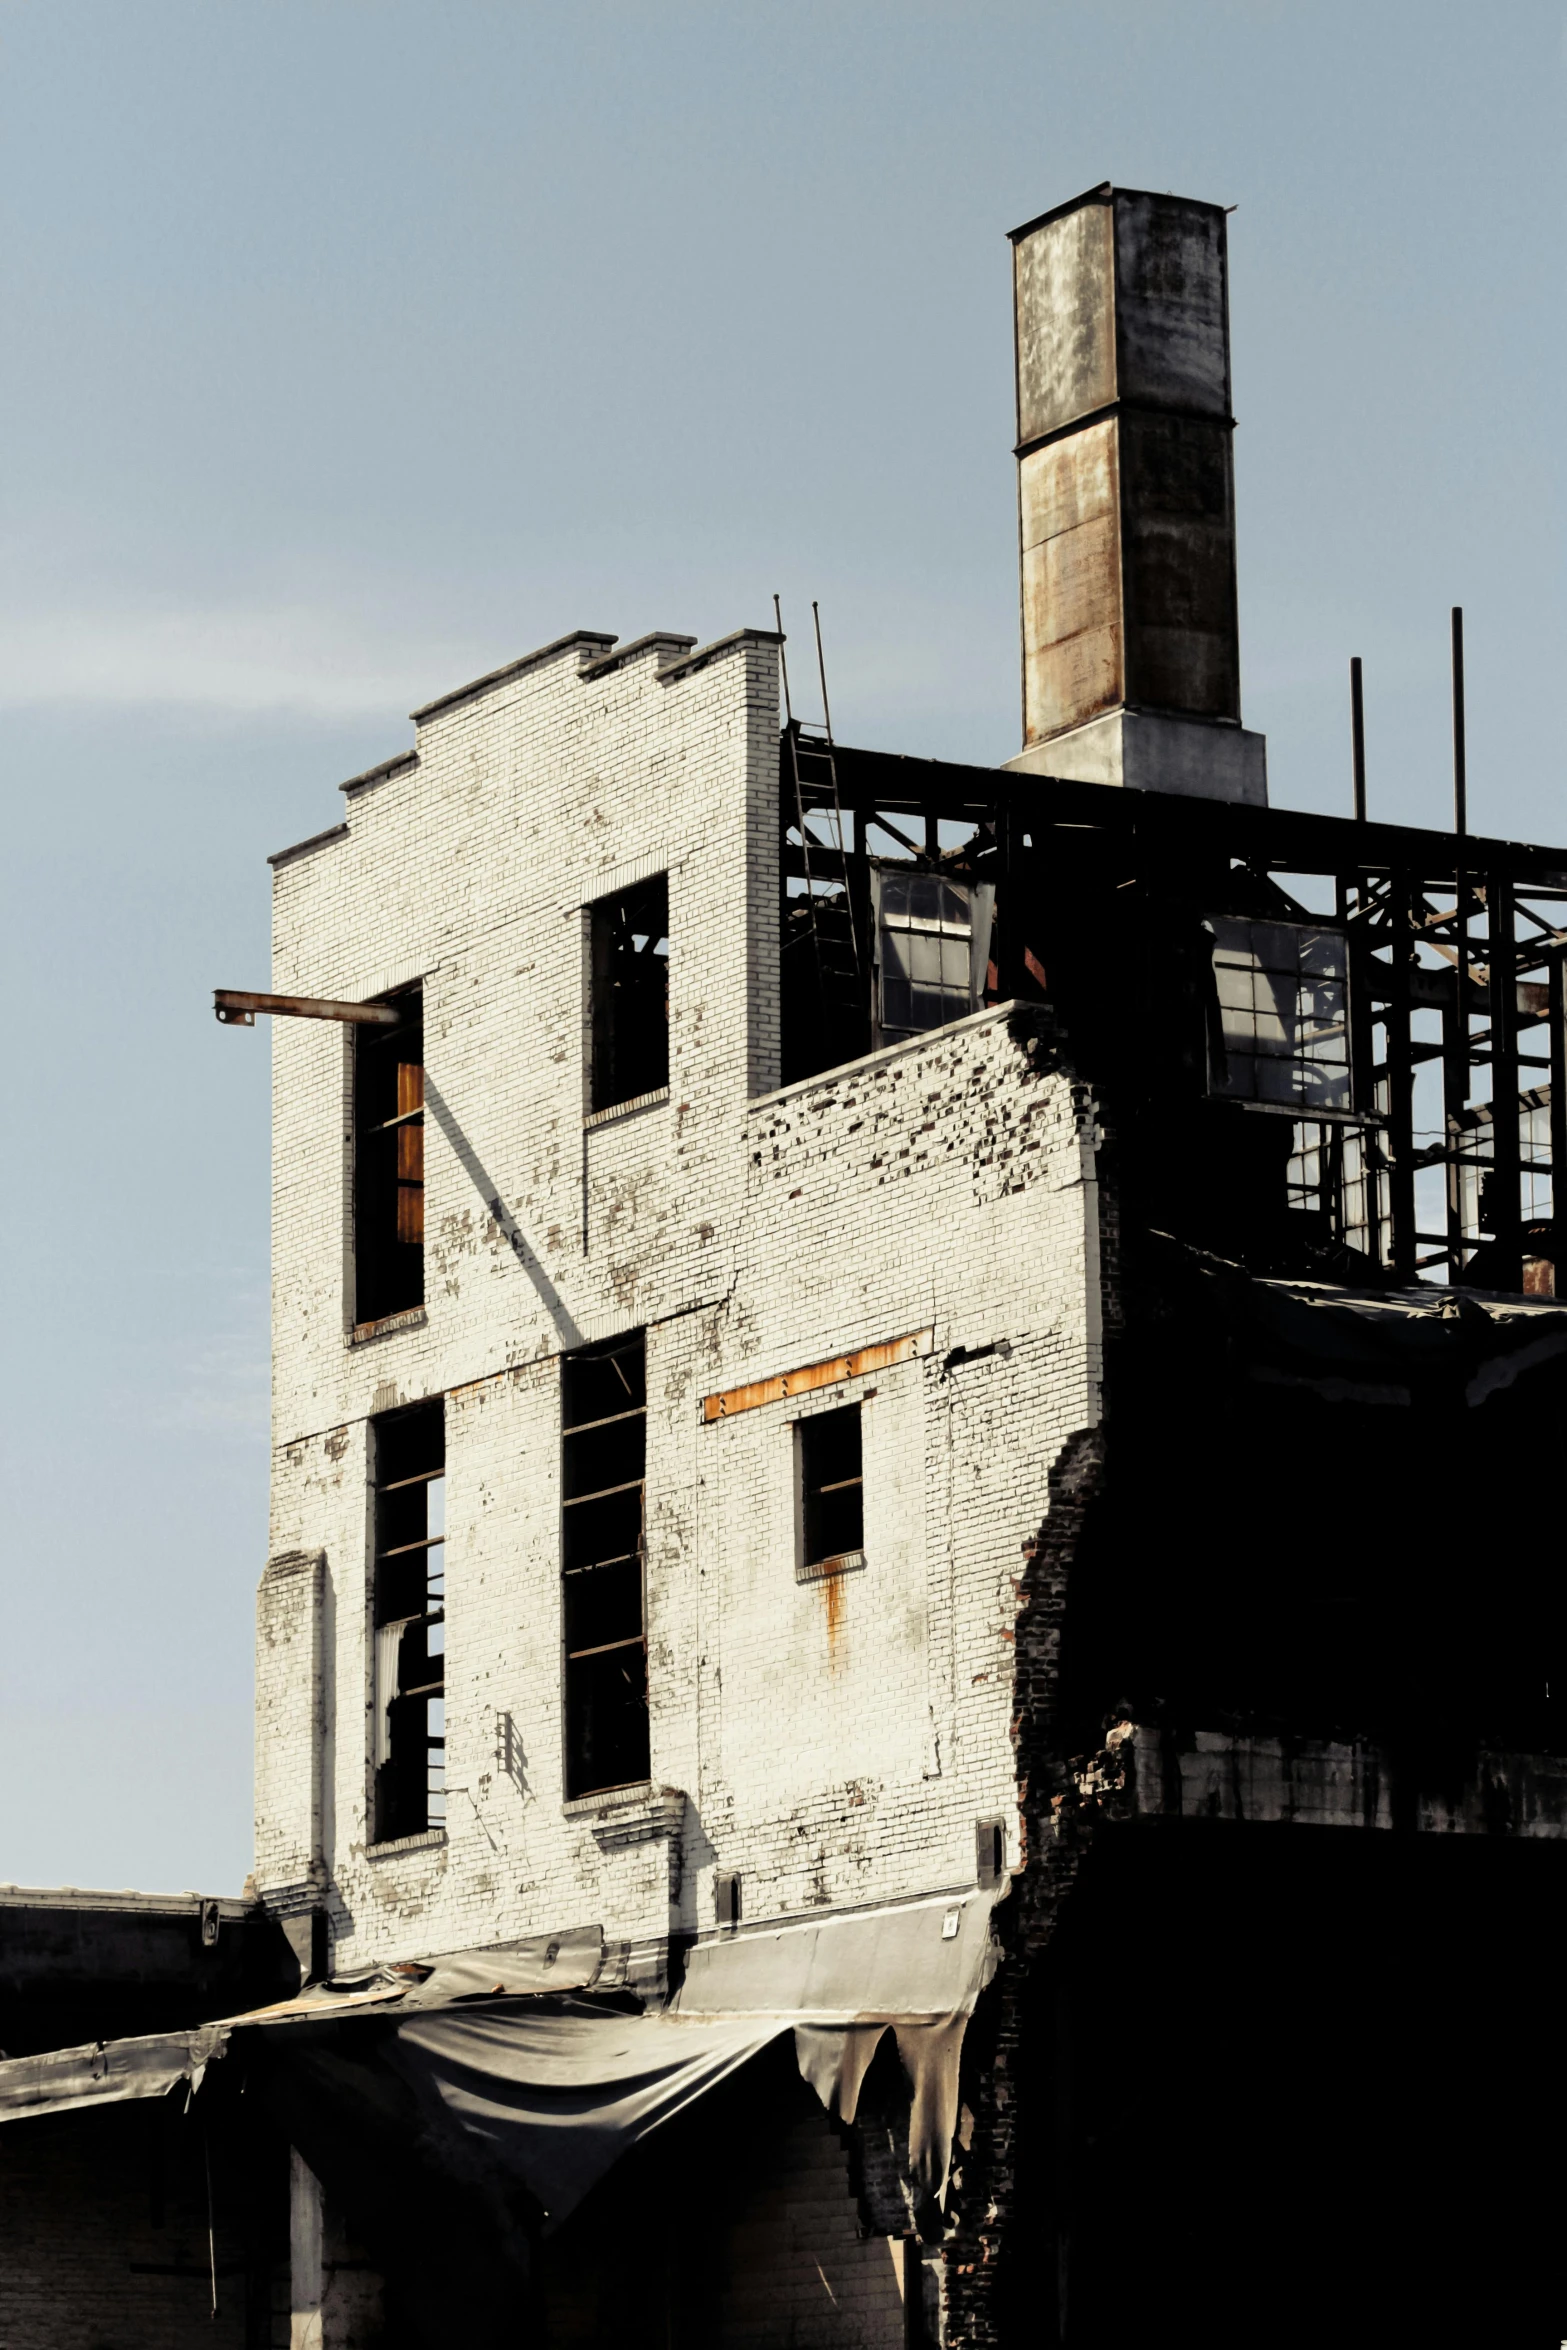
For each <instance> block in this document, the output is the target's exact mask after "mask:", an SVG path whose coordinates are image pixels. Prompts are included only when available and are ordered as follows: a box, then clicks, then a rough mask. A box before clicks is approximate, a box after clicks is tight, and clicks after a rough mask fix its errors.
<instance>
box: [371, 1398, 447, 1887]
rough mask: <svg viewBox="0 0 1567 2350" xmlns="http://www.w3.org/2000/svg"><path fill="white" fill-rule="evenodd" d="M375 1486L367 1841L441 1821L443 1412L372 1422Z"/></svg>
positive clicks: (418, 1407) (438, 1402)
mask: <svg viewBox="0 0 1567 2350" xmlns="http://www.w3.org/2000/svg"><path fill="white" fill-rule="evenodd" d="M370 1436H371V1445H372V1474H373V1477H374V1480H375V1564H374V1571H373V1589H374V1606H373V1617H374V1627H375V1660H374V1706H375V1752H374V1757H373V1759H374V1764H375V1836H376V1841H377V1843H385V1842H386V1841H387V1840H388V1839H389V1838H391V1837H394V1836H417V1835H420V1834H422V1833H423V1831H424V1830H425V1829H427V1828H438V1827H440V1826H441V1825H442V1824H443V1823H444V1821H445V1818H446V1406H445V1403H444V1401H443V1400H442V1398H441V1397H439V1396H437V1397H436V1399H435V1401H434V1402H433V1403H421V1404H415V1405H414V1406H413V1407H412V1409H411V1410H408V1411H402V1412H387V1413H384V1414H383V1415H382V1417H381V1418H379V1419H377V1420H373V1421H372V1422H371V1424H370Z"/></svg>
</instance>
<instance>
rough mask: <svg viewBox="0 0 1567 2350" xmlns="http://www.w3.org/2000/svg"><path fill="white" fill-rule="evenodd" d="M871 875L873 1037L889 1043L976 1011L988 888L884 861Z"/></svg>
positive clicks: (985, 952)
mask: <svg viewBox="0 0 1567 2350" xmlns="http://www.w3.org/2000/svg"><path fill="white" fill-rule="evenodd" d="M871 878H872V889H873V892H874V896H875V902H876V946H877V951H876V975H877V1029H878V1041H879V1042H880V1043H882V1044H894V1043H896V1042H898V1040H899V1039H900V1038H902V1037H907V1036H919V1035H922V1034H923V1033H924V1032H925V1031H926V1030H927V1029H931V1028H941V1027H943V1026H944V1025H945V1024H946V1022H947V1021H949V1020H961V1019H963V1018H965V1017H966V1016H967V1014H968V1013H970V1012H972V1011H975V1010H977V1009H978V1007H979V1005H980V1003H981V1002H982V1000H983V997H984V991H985V965H986V962H987V960H988V958H989V952H990V923H991V912H992V908H993V905H994V900H995V892H994V890H993V889H992V888H991V887H990V886H989V885H988V884H985V885H982V886H980V887H977V888H976V887H972V886H970V885H968V884H966V883H959V882H955V881H948V880H947V879H946V878H945V877H944V876H943V875H942V874H939V873H918V872H908V871H897V870H893V869H890V868H888V867H885V866H883V867H878V868H876V869H875V870H874V871H873V873H872V877H871Z"/></svg>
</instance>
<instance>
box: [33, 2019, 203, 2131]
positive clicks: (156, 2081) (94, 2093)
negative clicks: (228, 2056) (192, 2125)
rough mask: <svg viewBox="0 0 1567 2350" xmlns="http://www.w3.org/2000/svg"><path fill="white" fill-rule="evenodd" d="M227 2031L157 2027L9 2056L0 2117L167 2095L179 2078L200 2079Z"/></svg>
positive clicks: (63, 2111) (58, 2111)
mask: <svg viewBox="0 0 1567 2350" xmlns="http://www.w3.org/2000/svg"><path fill="white" fill-rule="evenodd" d="M228 2037H229V2035H228V2029H227V2026H226V2025H223V2024H204V2025H202V2026H201V2027H200V2029H199V2030H197V2031H194V2032H155V2033H151V2034H149V2035H147V2036H145V2037H143V2038H141V2039H137V2040H98V2041H94V2042H89V2043H88V2044H87V2046H85V2047H82V2048H53V2049H51V2050H50V2051H49V2052H48V2054H47V2055H45V2056H12V2057H8V2058H7V2059H6V2060H5V2061H4V2062H3V2063H0V2121H17V2120H20V2119H21V2118H22V2117H23V2116H24V2115H28V2114H45V2113H73V2112H76V2111H78V2110H79V2109H80V2108H81V2107H83V2106H88V2105H116V2104H118V2103H119V2102H120V2101H121V2100H122V2099H123V2098H127V2097H164V2096H167V2094H168V2092H169V2091H170V2090H171V2089H172V2088H173V2087H174V2085H175V2083H176V2082H177V2081H192V2082H199V2081H200V2080H201V2077H202V2074H203V2073H204V2072H205V2071H206V2069H207V2066H208V2065H209V2064H210V2063H211V2062H212V2061H213V2059H214V2057H218V2056H221V2055H222V2054H223V2051H224V2049H225V2048H226V2046H227V2045H228Z"/></svg>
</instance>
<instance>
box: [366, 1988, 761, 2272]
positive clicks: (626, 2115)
mask: <svg viewBox="0 0 1567 2350" xmlns="http://www.w3.org/2000/svg"><path fill="white" fill-rule="evenodd" d="M785 2028H786V2027H785V2026H783V2025H782V2024H780V2023H779V2022H778V2021H777V2020H776V2019H775V2018H773V2017H771V2016H765V2017H757V2016H746V2017H739V2018H726V2019H724V2020H722V2021H720V2022H711V2023H683V2022H681V2021H680V2020H679V2019H678V2018H676V2017H673V2016H667V2015H605V2014H602V2013H594V2012H591V2011H588V2010H586V2009H585V2008H584V2009H583V2010H582V2011H581V2012H575V2013H573V2012H566V2013H555V2014H546V2013H541V2012H540V2011H539V2010H538V2009H537V2008H529V2007H514V2006H510V2005H508V2006H505V2007H502V2006H493V2007H492V2006H489V2005H488V2004H487V2005H485V2006H484V2007H474V2008H462V2007H452V2008H447V2009H446V2010H445V2011H444V2012H442V2013H440V2014H434V2013H431V2014H428V2015H422V2016H419V2017H417V2018H412V2019H410V2020H409V2021H408V2022H406V2023H400V2024H399V2025H398V2026H397V2028H396V2032H395V2034H394V2036H393V2039H392V2041H391V2043H390V2045H389V2046H388V2048H387V2049H386V2051H385V2055H384V2059H383V2061H385V2062H386V2063H388V2064H389V2065H390V2066H391V2067H392V2069H393V2070H394V2071H395V2072H397V2073H398V2074H399V2075H400V2076H401V2078H402V2079H403V2080H405V2081H406V2082H407V2083H408V2084H409V2086H410V2087H411V2089H412V2091H413V2093H414V2097H415V2100H416V2102H417V2105H418V2108H419V2111H420V2114H421V2116H422V2120H423V2134H424V2137H425V2143H426V2145H427V2146H428V2147H429V2149H430V2150H431V2152H433V2153H436V2154H440V2153H442V2152H443V2151H450V2150H452V2149H453V2148H454V2146H455V2143H456V2141H458V2140H459V2139H460V2140H462V2141H464V2142H465V2143H464V2145H463V2162H464V2166H465V2167H471V2166H472V2165H473V2163H474V2162H475V2161H476V2160H477V2161H478V2162H479V2163H481V2164H482V2165H483V2167H485V2168H487V2169H491V2170H493V2171H494V2172H495V2173H497V2174H500V2175H504V2176H505V2177H506V2178H508V2179H511V2180H515V2181H517V2182H518V2183H519V2184H520V2185H522V2186H523V2187H524V2188H526V2190H527V2192H528V2194H529V2195H530V2196H531V2197H532V2199H533V2201H534V2202H535V2203H536V2204H537V2205H538V2207H539V2209H540V2211H541V2212H542V2213H543V2215H544V2219H545V2224H546V2227H547V2228H548V2229H551V2230H553V2229H555V2228H557V2227H559V2226H560V2225H561V2223H562V2222H563V2221H564V2220H566V2219H568V2218H569V2217H570V2215H571V2213H572V2212H573V2211H575V2210H576V2208H577V2206H578V2204H579V2203H580V2202H581V2201H582V2199H583V2197H584V2196H585V2195H586V2194H587V2193H588V2192H589V2190H590V2189H591V2188H593V2187H595V2186H597V2184H598V2182H599V2180H600V2179H601V2178H603V2176H604V2175H605V2173H606V2172H607V2171H608V2170H609V2169H610V2168H611V2167H612V2166H613V2165H614V2164H615V2163H616V2162H618V2161H619V2160H620V2158H621V2156H622V2155H624V2154H628V2153H629V2152H630V2151H631V2148H632V2147H633V2146H635V2145H636V2144H637V2143H638V2142H639V2140H641V2139H643V2138H645V2137H646V2136H647V2135H648V2133H649V2131H651V2130H656V2129H658V2128H659V2127H660V2126H661V2124H663V2123H665V2122H669V2121H673V2120H674V2119H675V2117H676V2115H677V2114H681V2113H684V2112H686V2111H687V2109H688V2108H689V2107H691V2106H692V2105H694V2104H695V2103H696V2102H697V2100H698V2099H699V2098H701V2097H704V2096H705V2095H706V2094H707V2092H708V2091H709V2090H710V2089H714V2088H716V2087H717V2086H718V2084H719V2082H720V2081H723V2080H726V2079H727V2078H728V2076H729V2075H730V2074H731V2073H732V2072H734V2071H735V2070H736V2069H737V2068H738V2067H739V2066H740V2065H743V2064H745V2063H747V2062H748V2061H749V2059H750V2058H751V2057H753V2056H755V2055H757V2054H758V2053H759V2052H760V2051H761V2050H762V2049H763V2048H765V2047H767V2046H768V2044H769V2043H770V2042H771V2041H773V2040H776V2039H777V2038H778V2037H779V2035H780V2033H781V2032H782V2031H783V2030H784V2029H785Z"/></svg>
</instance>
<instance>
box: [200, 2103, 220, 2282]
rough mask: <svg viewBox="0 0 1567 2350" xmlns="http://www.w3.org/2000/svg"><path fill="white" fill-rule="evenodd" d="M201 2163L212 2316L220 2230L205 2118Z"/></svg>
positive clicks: (203, 2119)
mask: <svg viewBox="0 0 1567 2350" xmlns="http://www.w3.org/2000/svg"><path fill="white" fill-rule="evenodd" d="M201 2162H202V2168H203V2170H204V2171H205V2172H206V2175H207V2276H208V2281H209V2282H210V2284H211V2287H212V2314H213V2317H214V2318H216V2316H217V2314H218V2230H217V2222H216V2220H215V2219H214V2217H213V2213H212V2148H211V2146H210V2145H209V2143H208V2140H207V2124H206V2119H205V2116H203V2118H202V2124H201Z"/></svg>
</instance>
